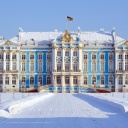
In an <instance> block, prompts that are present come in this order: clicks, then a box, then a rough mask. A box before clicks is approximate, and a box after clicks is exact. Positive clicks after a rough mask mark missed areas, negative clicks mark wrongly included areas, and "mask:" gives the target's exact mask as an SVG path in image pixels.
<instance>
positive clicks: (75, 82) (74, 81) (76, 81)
mask: <svg viewBox="0 0 128 128" xmlns="http://www.w3.org/2000/svg"><path fill="white" fill-rule="evenodd" d="M73 84H78V79H77V77H76V76H74V77H73Z"/></svg>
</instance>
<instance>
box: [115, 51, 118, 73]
mask: <svg viewBox="0 0 128 128" xmlns="http://www.w3.org/2000/svg"><path fill="white" fill-rule="evenodd" d="M117 60H118V53H117V51H115V71H116V70H118V68H117V66H118V61H117Z"/></svg>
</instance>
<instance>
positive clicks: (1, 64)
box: [0, 62, 3, 70]
mask: <svg viewBox="0 0 128 128" xmlns="http://www.w3.org/2000/svg"><path fill="white" fill-rule="evenodd" d="M0 70H3V62H0Z"/></svg>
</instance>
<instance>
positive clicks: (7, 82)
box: [5, 77, 9, 85]
mask: <svg viewBox="0 0 128 128" xmlns="http://www.w3.org/2000/svg"><path fill="white" fill-rule="evenodd" d="M5 84H8V85H9V77H5Z"/></svg>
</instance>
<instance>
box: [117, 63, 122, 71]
mask: <svg viewBox="0 0 128 128" xmlns="http://www.w3.org/2000/svg"><path fill="white" fill-rule="evenodd" d="M118 66H119V70H122V62H119V65H118Z"/></svg>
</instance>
